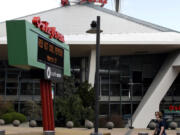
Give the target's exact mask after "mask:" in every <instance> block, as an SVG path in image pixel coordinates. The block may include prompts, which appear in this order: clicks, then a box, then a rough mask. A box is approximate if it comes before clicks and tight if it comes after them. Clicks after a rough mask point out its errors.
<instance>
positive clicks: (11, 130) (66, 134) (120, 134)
mask: <svg viewBox="0 0 180 135" xmlns="http://www.w3.org/2000/svg"><path fill="white" fill-rule="evenodd" d="M0 130H5V132H6V135H43V128H42V127H35V128H30V127H27V126H23V125H21V126H20V127H14V126H12V125H6V126H0ZM93 131H94V129H86V128H72V129H67V128H59V127H58V128H56V129H55V133H56V134H55V135H90V134H91V133H93ZM177 131H180V128H179V129H176V130H166V133H167V135H176V132H177ZM139 132H147V133H149V135H152V133H153V130H149V129H128V128H114V129H112V130H108V129H106V128H99V133H103V134H105V133H111V135H138V133H139Z"/></svg>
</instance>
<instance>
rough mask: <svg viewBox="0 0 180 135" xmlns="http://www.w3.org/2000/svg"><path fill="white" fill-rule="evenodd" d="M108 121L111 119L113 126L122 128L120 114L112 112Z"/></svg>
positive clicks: (122, 123)
mask: <svg viewBox="0 0 180 135" xmlns="http://www.w3.org/2000/svg"><path fill="white" fill-rule="evenodd" d="M110 121H112V122H113V123H114V127H115V128H123V127H124V122H123V119H122V116H121V115H118V114H112V115H111V118H110Z"/></svg>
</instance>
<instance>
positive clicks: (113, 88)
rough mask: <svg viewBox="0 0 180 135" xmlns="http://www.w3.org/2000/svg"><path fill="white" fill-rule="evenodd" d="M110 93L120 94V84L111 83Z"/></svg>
mask: <svg viewBox="0 0 180 135" xmlns="http://www.w3.org/2000/svg"><path fill="white" fill-rule="evenodd" d="M110 95H111V96H120V84H111V86H110Z"/></svg>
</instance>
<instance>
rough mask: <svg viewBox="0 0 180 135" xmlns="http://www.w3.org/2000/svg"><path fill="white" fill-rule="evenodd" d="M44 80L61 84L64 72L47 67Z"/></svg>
mask: <svg viewBox="0 0 180 135" xmlns="http://www.w3.org/2000/svg"><path fill="white" fill-rule="evenodd" d="M44 78H45V79H47V80H51V81H54V82H59V81H60V80H61V78H62V70H60V69H57V68H54V67H51V66H49V65H46V69H45V70H44Z"/></svg>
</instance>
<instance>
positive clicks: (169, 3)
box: [0, 0, 180, 31]
mask: <svg viewBox="0 0 180 135" xmlns="http://www.w3.org/2000/svg"><path fill="white" fill-rule="evenodd" d="M112 1H114V0H108V4H107V5H106V6H105V7H106V8H108V9H112V8H113V7H114V3H113V2H112ZM121 1H122V4H121V12H122V13H123V14H126V15H129V16H132V17H135V18H138V19H142V20H145V21H148V22H151V23H154V24H158V25H161V26H164V27H168V28H171V29H174V30H177V31H180V0H121ZM59 5H60V0H0V22H2V21H5V20H9V19H14V18H17V17H22V16H25V15H29V14H32V13H36V12H40V11H44V10H48V9H52V8H56V7H59Z"/></svg>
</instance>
